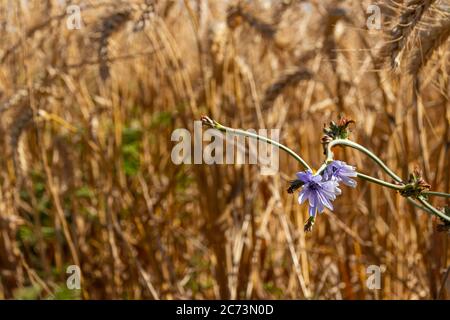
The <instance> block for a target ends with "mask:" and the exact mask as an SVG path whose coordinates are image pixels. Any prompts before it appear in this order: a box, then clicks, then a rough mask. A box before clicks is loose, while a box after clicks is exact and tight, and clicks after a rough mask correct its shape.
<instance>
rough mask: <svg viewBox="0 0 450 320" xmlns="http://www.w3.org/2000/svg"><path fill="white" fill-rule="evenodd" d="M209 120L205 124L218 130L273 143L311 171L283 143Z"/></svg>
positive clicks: (303, 161)
mask: <svg viewBox="0 0 450 320" xmlns="http://www.w3.org/2000/svg"><path fill="white" fill-rule="evenodd" d="M208 119H209V118H208ZM209 120H210V121H208V120H205V121H204V123H206V124H207V125H209V126H210V127H212V128H214V129H217V130H220V131H224V132H230V133H233V134H236V135H240V136H244V137H250V138H254V139H257V140H261V141H264V142H267V143H269V144H271V145H274V146H276V147H278V148H280V149H281V150H283V151H285V152H287V153H288V154H289V155H290V156H292V157H293V158H294V159H295V160H297V161H298V162H300V163H301V165H302V166H303V167H304V168H305V169H307V170H310V171H312V169H311V168H310V166H309V165H308V164H307V163H306V161H305V160H303V159H302V157H300V156H299V155H298V154H296V153H295V152H294V151H292V150H291V149H289V148H288V147H286V146H285V145H283V144H281V143H279V142H277V141H275V140H272V139H269V138H267V137H264V136H260V135H258V134H256V133H251V132H247V131H245V130H240V129H233V128H230V127H226V126H224V125H221V124H220V123H218V122H217V121H214V120H211V119H209Z"/></svg>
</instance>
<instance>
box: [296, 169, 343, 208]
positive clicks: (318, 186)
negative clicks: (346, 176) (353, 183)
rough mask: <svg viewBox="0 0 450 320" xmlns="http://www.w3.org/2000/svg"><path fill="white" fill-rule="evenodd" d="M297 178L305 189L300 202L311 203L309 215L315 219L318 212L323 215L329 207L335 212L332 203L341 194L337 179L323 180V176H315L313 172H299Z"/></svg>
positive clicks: (300, 196)
mask: <svg viewBox="0 0 450 320" xmlns="http://www.w3.org/2000/svg"><path fill="white" fill-rule="evenodd" d="M297 178H298V179H299V180H300V181H302V182H303V188H302V190H301V191H300V194H299V196H298V202H299V203H300V204H302V203H304V202H305V200H306V199H308V202H309V215H310V216H311V217H314V216H315V215H316V212H317V211H318V212H319V213H322V212H323V211H324V210H325V207H327V208H328V209H330V210H333V205H332V204H331V202H332V201H334V200H335V199H336V196H338V195H340V194H341V190H340V189H339V183H338V182H337V181H336V180H335V179H331V180H328V181H326V180H323V178H322V176H321V175H313V174H312V172H311V171H309V170H308V171H304V172H298V173H297Z"/></svg>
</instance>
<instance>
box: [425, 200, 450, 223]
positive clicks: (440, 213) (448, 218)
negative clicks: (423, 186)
mask: <svg viewBox="0 0 450 320" xmlns="http://www.w3.org/2000/svg"><path fill="white" fill-rule="evenodd" d="M417 200H418V201H419V202H420V203H421V204H422V205H423V206H424V207H425V208H427V209H428V210H430V211H431V212H432V213H433V214H434V215H436V216H438V217H440V218H441V219H443V220H446V221H449V222H450V216H447V215H446V214H444V212H442V211H441V210H438V209H436V208H435V207H433V206H432V205H431V204H429V203H428V201H426V200H425V199H424V198H423V197H422V196H419V197H418V198H417Z"/></svg>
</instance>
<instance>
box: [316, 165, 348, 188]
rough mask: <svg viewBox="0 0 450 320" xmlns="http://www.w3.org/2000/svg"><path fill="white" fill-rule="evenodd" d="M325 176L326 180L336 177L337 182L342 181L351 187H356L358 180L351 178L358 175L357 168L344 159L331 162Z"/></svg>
mask: <svg viewBox="0 0 450 320" xmlns="http://www.w3.org/2000/svg"><path fill="white" fill-rule="evenodd" d="M323 177H324V179H325V180H333V179H335V180H336V181H337V182H342V183H343V184H345V185H347V186H349V187H352V188H355V187H356V181H355V180H353V179H350V178H351V177H356V168H355V167H353V166H349V165H348V164H346V163H345V162H343V161H339V160H334V161H333V162H331V163H330V164H329V165H328V166H327V167H326V168H325V171H324V172H323Z"/></svg>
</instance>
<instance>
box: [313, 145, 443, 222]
mask: <svg viewBox="0 0 450 320" xmlns="http://www.w3.org/2000/svg"><path fill="white" fill-rule="evenodd" d="M337 145H343V146H347V147H351V148H353V149H356V150H358V151H360V152H363V153H364V154H366V155H367V156H369V158H371V159H372V160H373V161H375V162H376V163H377V164H378V165H379V166H380V167H381V168H382V169H383V170H384V171H385V172H386V173H387V174H388V175H389V176H391V177H392V178H393V179H394V180H395V181H397V182H399V183H401V184H402V185H401V186H397V185H395V184H392V183H389V182H386V181H382V180H379V179H376V178H374V177H371V176H367V175H364V174H361V173H358V174H357V175H358V177H359V178H362V179H365V180H367V181H369V182H372V183H376V184H379V185H382V186H384V187H388V188H391V189H395V190H402V189H403V187H404V183H403V180H402V179H401V178H400V177H399V176H397V175H396V174H395V173H394V172H393V171H392V170H391V169H389V168H388V166H387V165H386V164H385V163H384V162H383V161H382V160H381V159H380V158H378V157H377V156H376V155H375V154H374V153H372V152H371V151H370V150H369V149H367V148H365V147H363V146H362V145H360V144H358V143H356V142H353V141H350V140H347V139H336V140H333V141H331V142H330V143H329V144H328V146H327V159H326V162H325V164H324V165H322V167H321V168H320V169H319V172H318V174H320V173H321V172H322V171H323V170H324V169H325V168H326V164H327V163H328V162H330V161H333V152H332V151H331V149H332V148H333V147H334V146H337ZM423 195H431V196H440V197H447V198H448V197H450V195H448V194H447V193H444V192H435V191H425V192H423ZM407 199H408V201H409V202H411V203H413V204H414V205H415V206H416V207H418V208H420V209H422V210H424V211H426V212H428V213H431V214H434V215H436V216H438V217H440V218H442V219H444V220H446V221H450V217H449V216H447V215H445V214H444V213H443V212H442V211H440V210H438V209H436V208H435V207H433V206H432V205H431V204H430V203H429V202H428V201H427V200H426V199H424V198H423V196H419V198H418V199H417V200H418V201H419V202H420V203H421V204H422V205H423V206H421V205H419V204H418V203H416V202H415V201H414V200H413V199H411V198H410V197H407Z"/></svg>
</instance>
